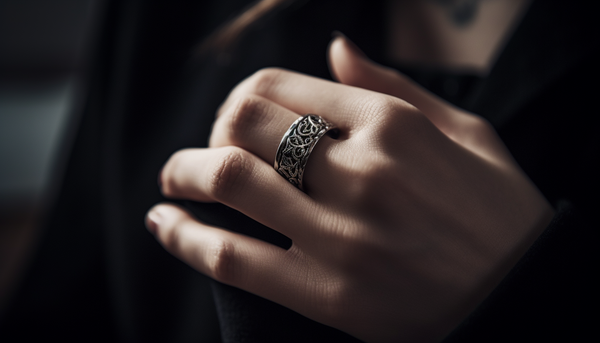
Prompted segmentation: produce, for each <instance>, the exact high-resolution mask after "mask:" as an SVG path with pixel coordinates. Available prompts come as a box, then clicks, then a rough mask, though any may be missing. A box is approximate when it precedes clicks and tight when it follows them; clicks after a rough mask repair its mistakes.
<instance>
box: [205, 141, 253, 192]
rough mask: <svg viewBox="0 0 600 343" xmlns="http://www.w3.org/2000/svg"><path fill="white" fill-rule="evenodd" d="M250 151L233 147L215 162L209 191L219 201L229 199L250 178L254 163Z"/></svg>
mask: <svg viewBox="0 0 600 343" xmlns="http://www.w3.org/2000/svg"><path fill="white" fill-rule="evenodd" d="M249 160H250V158H249V156H248V153H246V152H245V151H244V150H242V149H239V148H232V149H231V150H230V151H229V152H228V153H227V154H225V155H224V156H223V157H221V158H220V160H219V161H218V162H217V163H216V164H215V166H214V169H213V171H212V175H211V177H210V181H209V192H210V193H211V195H212V197H213V198H214V199H215V200H217V201H221V202H224V201H227V200H228V199H231V197H232V196H234V195H235V193H236V191H238V190H239V189H240V188H241V187H242V186H243V185H244V183H245V181H246V180H247V179H248V176H249V174H250V173H251V169H252V164H251V162H250V161H249Z"/></svg>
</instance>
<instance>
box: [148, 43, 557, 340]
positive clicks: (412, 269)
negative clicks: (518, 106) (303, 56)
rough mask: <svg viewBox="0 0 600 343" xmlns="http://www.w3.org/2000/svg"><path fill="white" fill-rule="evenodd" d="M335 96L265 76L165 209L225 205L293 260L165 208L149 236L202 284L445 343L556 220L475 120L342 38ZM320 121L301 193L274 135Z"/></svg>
mask: <svg viewBox="0 0 600 343" xmlns="http://www.w3.org/2000/svg"><path fill="white" fill-rule="evenodd" d="M329 58H330V65H331V69H332V72H333V73H334V75H335V77H336V78H337V79H338V80H339V81H340V82H341V83H334V82H329V81H325V80H321V79H317V78H313V77H310V76H306V75H301V74H297V73H293V72H290V71H285V70H278V69H265V70H261V71H259V72H257V73H255V74H254V75H253V76H251V77H249V78H248V79H246V80H245V81H243V82H242V83H240V84H239V85H238V86H237V87H236V88H235V89H234V90H233V91H232V92H231V94H230V95H229V97H228V99H227V100H226V101H225V103H224V104H223V105H222V107H221V109H220V111H219V115H218V119H217V121H216V123H215V126H214V129H213V133H212V136H211V139H210V148H207V149H186V150H182V151H179V152H177V153H175V154H174V155H173V156H172V157H171V158H170V159H169V161H168V162H167V163H166V165H165V167H164V169H163V171H162V176H161V180H162V192H163V193H164V194H165V196H167V197H170V198H183V199H191V200H196V201H202V202H221V203H223V204H225V205H228V206H230V207H233V208H235V209H237V210H239V211H241V212H243V213H245V214H246V215H248V216H249V217H252V218H254V219H255V220H257V221H259V222H261V223H263V224H265V225H266V226H268V227H270V228H272V229H274V230H277V231H279V232H281V233H283V234H284V235H286V236H288V237H289V238H291V239H292V241H293V244H292V246H291V248H289V249H288V250H284V249H281V248H279V247H276V246H273V245H271V244H268V243H265V242H262V241H259V240H257V239H254V238H250V237H247V236H243V235H241V234H237V233H234V232H230V231H226V230H223V229H220V228H217V227H211V226H208V225H206V224H203V223H200V222H198V221H197V220H195V219H194V218H193V217H192V216H191V215H190V214H189V213H187V212H186V211H185V210H183V209H181V208H179V207H177V206H175V205H169V204H159V205H157V206H155V207H154V208H153V209H152V210H150V212H149V213H148V216H147V225H148V227H149V228H150V230H151V231H153V232H154V233H155V234H156V236H157V238H158V239H159V241H160V242H161V243H162V244H163V245H164V246H165V248H166V249H167V250H169V251H170V252H171V253H173V254H174V255H176V256H177V257H179V258H181V259H182V260H183V261H185V262H187V263H188V264H190V265H191V266H193V267H194V268H196V269H197V270H199V271H200V272H202V273H204V274H206V275H209V276H210V277H212V278H214V279H216V280H218V281H220V282H223V283H226V284H230V285H233V286H236V287H239V288H242V289H244V290H247V291H249V292H252V293H255V294H257V295H259V296H262V297H264V298H267V299H270V300H272V301H275V302H277V303H280V304H282V305H284V306H287V307H289V308H291V309H293V310H295V311H297V312H299V313H301V314H303V315H305V316H307V317H309V318H312V319H314V320H316V321H318V322H321V323H324V324H327V325H330V326H333V327H335V328H338V329H341V330H343V331H345V332H348V333H350V334H352V335H354V336H356V337H358V338H360V339H363V340H366V341H400V340H407V341H436V340H440V339H442V338H443V337H444V336H445V335H447V334H448V333H449V332H450V331H451V330H452V329H453V328H454V327H455V326H456V325H458V323H459V322H460V321H461V320H462V319H463V318H464V317H465V316H466V315H467V314H468V313H469V312H470V311H472V310H473V309H474V308H475V306H476V305H477V304H478V303H479V302H481V301H482V300H483V299H484V298H485V296H486V295H487V294H489V292H490V291H491V290H492V289H493V288H494V287H495V286H496V285H497V283H498V282H499V281H500V279H501V278H502V277H503V276H504V275H505V274H506V272H507V271H508V270H509V269H510V268H511V267H512V265H513V264H514V263H515V262H516V260H517V259H518V258H519V257H520V256H521V255H522V254H523V252H524V251H525V250H526V249H527V248H528V247H529V245H530V244H531V243H532V242H533V240H535V238H536V237H537V236H538V235H539V233H540V232H541V230H542V229H543V228H544V227H545V226H546V225H547V224H548V222H549V221H550V218H551V216H552V214H553V210H552V208H551V207H550V206H549V204H548V203H547V201H546V200H545V199H544V198H543V197H542V196H541V194H540V193H539V192H538V190H537V189H536V188H535V186H534V185H533V184H532V183H531V181H529V179H528V178H527V177H526V176H525V175H524V174H523V172H522V171H521V170H520V169H519V167H518V166H517V165H516V164H515V162H514V161H513V159H512V158H511V156H510V154H509V153H508V152H507V151H506V148H505V147H504V145H503V144H502V142H501V141H500V140H499V138H498V137H497V135H496V134H495V132H494V130H493V129H492V128H491V127H490V125H489V124H488V123H486V122H485V121H484V120H482V119H481V118H479V117H477V116H474V115H471V114H468V113H466V112H464V111H461V110H459V109H457V108H454V107H452V106H450V105H449V104H447V103H444V102H443V101H441V100H439V99H437V98H435V97H434V96H432V95H431V94H429V93H427V92H426V91H424V90H422V89H420V88H419V87H418V86H416V85H414V84H413V83H412V82H411V81H409V80H408V79H406V78H404V77H403V76H402V75H400V74H399V73H397V72H395V71H393V70H389V69H386V68H383V67H381V66H378V65H375V64H373V63H372V62H370V61H369V60H367V59H366V58H365V57H364V56H362V55H361V53H360V52H359V51H357V49H356V48H355V47H354V46H353V45H352V43H351V42H349V41H348V40H347V39H345V38H343V37H338V38H336V39H335V40H334V42H333V43H332V45H331V47H330V56H329ZM306 113H315V114H318V115H321V116H323V117H324V118H326V119H327V120H328V121H330V122H333V123H335V124H336V125H337V126H338V127H339V129H340V137H339V138H338V139H336V140H334V139H332V138H330V137H327V136H325V137H323V138H322V139H321V140H320V141H319V143H318V144H317V146H316V148H315V149H314V151H313V152H312V154H311V155H310V158H309V161H308V164H307V166H306V171H305V174H304V185H305V190H306V193H303V192H302V191H300V190H299V189H297V188H295V187H294V186H292V185H291V184H290V183H288V182H287V181H286V180H285V179H284V178H282V177H281V176H280V175H279V174H278V173H277V172H276V171H275V170H274V169H273V159H274V157H275V152H276V150H277V146H278V144H279V141H280V140H281V137H282V136H283V134H284V133H285V131H286V130H287V129H288V128H289V126H290V124H291V123H292V122H294V120H295V119H297V118H298V117H299V116H301V115H303V114H306Z"/></svg>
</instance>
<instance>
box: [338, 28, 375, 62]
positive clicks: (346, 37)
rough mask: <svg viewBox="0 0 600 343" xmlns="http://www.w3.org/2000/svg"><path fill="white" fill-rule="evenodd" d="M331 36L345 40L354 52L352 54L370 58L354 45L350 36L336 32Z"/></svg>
mask: <svg viewBox="0 0 600 343" xmlns="http://www.w3.org/2000/svg"><path fill="white" fill-rule="evenodd" d="M331 36H332V37H333V38H338V37H341V38H342V39H344V40H345V41H346V43H347V45H348V48H349V49H350V50H352V52H353V53H354V54H356V55H358V56H361V57H364V58H368V57H367V55H366V54H365V53H364V52H363V51H362V50H361V49H360V48H359V47H358V46H357V45H356V44H354V42H353V41H351V40H350V38H348V36H346V35H345V34H343V33H342V32H340V31H338V30H335V31H333V32H332V33H331Z"/></svg>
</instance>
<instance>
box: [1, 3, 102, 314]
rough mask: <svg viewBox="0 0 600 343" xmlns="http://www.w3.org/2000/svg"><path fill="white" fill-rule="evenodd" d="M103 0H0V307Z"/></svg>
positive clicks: (71, 115) (68, 118) (69, 112)
mask: <svg viewBox="0 0 600 343" xmlns="http://www.w3.org/2000/svg"><path fill="white" fill-rule="evenodd" d="M101 7H102V0H52V1H48V0H1V1H0V312H2V309H3V308H4V304H5V303H6V300H7V299H8V298H9V297H10V294H11V291H12V290H13V289H14V287H15V286H16V280H18V278H19V276H20V274H21V272H22V271H23V269H24V267H25V266H26V265H27V260H28V257H29V256H30V253H31V251H32V250H33V248H34V247H35V244H36V237H37V236H38V233H39V229H38V227H37V225H36V223H37V222H39V218H40V217H43V215H44V210H45V209H46V208H47V206H48V204H49V203H50V202H51V201H52V198H53V195H54V190H55V189H56V188H57V186H58V185H56V181H54V180H56V179H57V176H58V175H59V174H60V172H61V161H62V158H61V156H62V155H64V152H65V150H66V149H68V146H69V138H68V137H69V131H70V129H71V128H72V127H74V126H75V125H76V121H77V120H76V119H77V112H78V104H79V103H80V101H79V100H80V99H81V97H82V94H83V93H84V92H85V89H83V88H82V87H81V86H80V85H82V84H83V82H82V80H83V78H85V62H84V61H86V60H87V59H86V58H85V56H86V53H87V51H88V49H87V48H86V47H87V46H88V45H89V44H86V43H89V41H90V36H91V35H92V34H93V31H94V27H95V21H94V19H95V18H96V14H97V13H98V12H99V11H100V8H101Z"/></svg>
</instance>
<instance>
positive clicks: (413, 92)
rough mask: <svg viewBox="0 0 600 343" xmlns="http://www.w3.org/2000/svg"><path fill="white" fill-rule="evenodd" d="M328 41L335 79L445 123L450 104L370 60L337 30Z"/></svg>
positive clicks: (434, 120)
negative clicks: (408, 106)
mask: <svg viewBox="0 0 600 343" xmlns="http://www.w3.org/2000/svg"><path fill="white" fill-rule="evenodd" d="M334 35H335V36H336V37H335V38H334V39H333V41H332V42H331V44H330V45H329V54H328V61H329V69H330V72H331V74H332V75H333V77H334V78H335V79H336V80H338V81H339V82H341V83H343V84H346V85H350V86H355V87H360V88H364V89H368V90H372V91H375V92H379V93H384V94H388V95H391V96H395V97H397V98H400V99H402V100H404V101H406V102H408V103H410V104H412V105H413V106H415V107H417V108H418V109H419V110H420V111H421V112H423V114H425V115H426V116H427V117H428V118H429V120H431V121H432V122H433V123H434V124H435V125H436V126H438V127H439V128H441V126H446V125H447V124H449V123H448V122H447V121H448V119H449V118H447V117H448V116H452V115H453V114H455V112H456V111H454V109H455V108H454V107H453V106H452V105H450V104H448V103H446V102H445V101H443V100H441V99H440V98H438V97H436V96H435V95H433V94H431V93H429V92H428V91H426V90H424V89H423V88H421V87H420V86H419V85H417V84H416V83H414V82H413V81H412V80H410V79H409V78H408V77H406V76H404V75H403V74H401V73H400V72H398V71H397V70H394V69H392V68H388V67H384V66H382V65H380V64H377V63H375V62H373V61H371V60H370V59H369V58H368V57H367V56H366V55H365V54H364V53H363V52H362V51H361V50H360V49H359V48H358V47H357V46H356V45H355V44H354V43H353V42H352V41H350V40H349V39H348V38H347V37H346V36H344V35H343V34H341V33H339V32H335V33H334Z"/></svg>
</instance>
